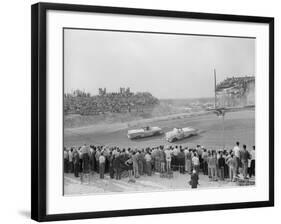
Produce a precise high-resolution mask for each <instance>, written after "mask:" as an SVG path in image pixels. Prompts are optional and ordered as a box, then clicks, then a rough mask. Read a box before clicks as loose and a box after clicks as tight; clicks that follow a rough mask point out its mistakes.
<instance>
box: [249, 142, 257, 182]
mask: <svg viewBox="0 0 281 224" xmlns="http://www.w3.org/2000/svg"><path fill="white" fill-rule="evenodd" d="M250 154H251V164H250V172H249V177H250V178H251V177H252V176H255V169H256V151H255V146H253V148H252V150H251V152H250Z"/></svg>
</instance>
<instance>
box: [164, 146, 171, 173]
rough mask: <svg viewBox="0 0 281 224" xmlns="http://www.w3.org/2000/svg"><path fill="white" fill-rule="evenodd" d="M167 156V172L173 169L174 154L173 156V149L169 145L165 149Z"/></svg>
mask: <svg viewBox="0 0 281 224" xmlns="http://www.w3.org/2000/svg"><path fill="white" fill-rule="evenodd" d="M164 152H165V158H166V166H167V167H166V168H167V172H169V171H170V170H171V160H172V156H171V153H172V152H171V150H170V148H169V147H167V148H166V149H165V151H164Z"/></svg>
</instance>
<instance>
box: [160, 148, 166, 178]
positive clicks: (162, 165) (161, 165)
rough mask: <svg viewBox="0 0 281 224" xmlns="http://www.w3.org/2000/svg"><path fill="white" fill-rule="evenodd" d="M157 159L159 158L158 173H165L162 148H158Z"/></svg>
mask: <svg viewBox="0 0 281 224" xmlns="http://www.w3.org/2000/svg"><path fill="white" fill-rule="evenodd" d="M159 160H160V173H165V152H164V151H163V148H162V147H161V149H160V150H159Z"/></svg>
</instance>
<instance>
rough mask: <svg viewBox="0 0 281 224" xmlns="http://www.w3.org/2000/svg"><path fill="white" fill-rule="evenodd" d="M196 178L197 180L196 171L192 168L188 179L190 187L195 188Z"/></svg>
mask: <svg viewBox="0 0 281 224" xmlns="http://www.w3.org/2000/svg"><path fill="white" fill-rule="evenodd" d="M198 180H199V176H198V173H197V172H196V170H193V171H192V174H191V176H190V181H189V184H190V185H191V188H197V185H198Z"/></svg>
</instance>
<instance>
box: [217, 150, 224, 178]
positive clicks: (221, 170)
mask: <svg viewBox="0 0 281 224" xmlns="http://www.w3.org/2000/svg"><path fill="white" fill-rule="evenodd" d="M224 168H225V159H224V157H223V156H222V152H220V155H219V159H218V169H219V177H220V180H224V173H225V170H224Z"/></svg>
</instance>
